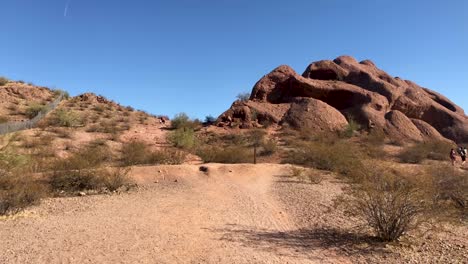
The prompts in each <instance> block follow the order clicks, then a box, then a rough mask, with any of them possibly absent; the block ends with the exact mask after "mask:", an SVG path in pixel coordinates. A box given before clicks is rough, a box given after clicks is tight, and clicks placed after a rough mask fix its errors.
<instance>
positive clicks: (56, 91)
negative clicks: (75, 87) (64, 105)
mask: <svg viewBox="0 0 468 264" xmlns="http://www.w3.org/2000/svg"><path fill="white" fill-rule="evenodd" d="M62 94H63V98H64V99H68V98H70V94H69V93H68V92H67V91H64V90H61V89H54V98H58V97H59V96H60V95H62Z"/></svg>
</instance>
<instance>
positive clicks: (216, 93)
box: [0, 0, 468, 118]
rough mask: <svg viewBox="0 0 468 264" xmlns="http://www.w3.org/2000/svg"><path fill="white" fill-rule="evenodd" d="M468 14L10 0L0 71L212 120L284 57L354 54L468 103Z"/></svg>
mask: <svg viewBox="0 0 468 264" xmlns="http://www.w3.org/2000/svg"><path fill="white" fill-rule="evenodd" d="M67 3H68V8H66V6H67ZM66 9H67V10H66ZM467 13H468V1H465V0H450V1H433V0H426V1H416V0H415V1H407V0H406V1H403V0H401V1H400V0H392V1H390V0H378V1H376V0H368V1H364V0H355V1H349V0H304V1H294V0H291V1H276V0H270V1H263V0H262V1H260V0H258V1H257V0H255V1H254V0H171V1H169V0H166V1H157V0H154V1H149V0H147V1H143V0H133V1H129V0H128V1H124V0H99V1H97V0H70V1H69V0H40V1H39V0H1V1H0V34H1V35H0V75H4V76H7V77H9V78H11V79H17V80H25V81H31V82H34V83H36V84H39V85H44V86H49V87H56V88H62V89H65V90H68V91H69V92H70V93H71V94H72V95H77V94H79V93H83V92H87V91H90V92H95V93H97V94H102V95H105V96H107V97H108V98H110V99H113V100H115V101H117V102H120V103H122V104H124V105H132V106H134V107H135V108H138V109H143V110H146V111H148V112H151V113H154V114H167V115H169V116H173V115H174V114H176V113H179V112H186V113H188V114H189V115H190V116H192V117H199V118H204V117H205V116H206V115H213V116H217V115H219V114H221V113H222V112H223V111H224V110H226V109H227V108H228V107H229V106H230V105H231V103H232V102H233V101H234V99H235V97H236V95H237V94H238V93H241V92H247V91H248V92H250V91H251V88H252V87H253V85H254V84H255V82H256V81H257V80H258V79H259V78H261V77H262V76H263V75H264V74H266V73H268V72H270V71H271V70H272V69H273V68H275V67H276V66H278V65H281V64H288V65H290V66H292V67H293V68H294V69H295V70H296V71H297V72H299V73H302V72H303V70H304V69H305V68H306V66H307V65H308V64H309V63H310V62H312V61H316V60H321V59H333V58H335V57H337V56H339V55H344V54H346V55H351V56H354V57H356V58H357V59H358V60H362V59H371V60H372V61H374V62H375V63H376V64H377V65H378V66H379V67H380V68H382V69H383V70H385V71H387V72H388V73H389V74H391V75H394V76H400V77H402V78H405V79H410V80H413V81H415V82H417V83H418V84H420V85H423V86H425V87H428V88H431V89H433V90H436V91H438V92H441V93H443V94H444V95H446V96H448V97H449V98H450V99H452V100H454V101H455V102H456V103H457V104H459V105H460V106H462V107H463V108H464V109H468V96H467V95H466V94H467V93H466V92H462V91H466V89H467V88H468V64H467V61H468V15H466V14H467ZM463 89H464V90H463Z"/></svg>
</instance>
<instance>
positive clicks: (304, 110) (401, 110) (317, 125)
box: [217, 56, 468, 142]
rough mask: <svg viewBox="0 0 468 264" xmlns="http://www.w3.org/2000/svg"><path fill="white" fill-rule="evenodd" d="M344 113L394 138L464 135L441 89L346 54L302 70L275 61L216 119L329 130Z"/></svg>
mask: <svg viewBox="0 0 468 264" xmlns="http://www.w3.org/2000/svg"><path fill="white" fill-rule="evenodd" d="M350 119H353V120H355V121H356V122H358V123H359V124H360V125H361V127H362V128H364V129H374V128H379V129H382V130H383V131H385V133H386V134H387V135H388V136H389V137H391V138H395V139H399V140H410V141H424V140H434V139H441V138H444V137H445V138H448V139H451V140H454V141H459V142H462V141H463V142H467V141H468V118H467V117H466V116H465V113H464V111H463V109H461V108H460V107H458V106H457V105H455V104H454V103H453V102H451V101H450V100H449V99H447V98H446V97H444V96H443V95H441V94H438V93H436V92H434V91H431V90H429V89H426V88H423V87H420V86H419V85H417V84H415V83H413V82H411V81H407V80H402V79H400V78H398V77H392V76H390V75H388V74H387V73H385V72H384V71H382V70H380V69H379V68H377V67H376V66H375V65H374V63H372V62H371V61H369V60H365V61H361V62H358V61H356V60H355V59H354V58H352V57H349V56H341V57H338V58H336V59H335V60H333V61H330V60H323V61H318V62H314V63H312V64H310V65H309V66H308V67H307V69H306V70H305V71H304V73H303V74H302V75H299V74H297V73H296V72H295V71H294V70H293V69H292V68H290V67H289V66H286V65H283V66H279V67H278V68H276V69H274V70H273V71H272V72H270V73H269V74H267V75H266V76H264V77H263V78H261V79H260V80H259V81H258V82H257V83H256V84H255V86H254V88H253V90H252V94H251V96H250V99H249V100H248V101H246V102H241V101H236V102H234V104H233V105H232V106H231V108H230V109H229V110H227V111H226V112H225V113H223V114H222V115H221V116H220V117H219V118H218V121H217V123H218V125H219V126H236V125H240V126H241V127H244V128H250V127H253V126H259V124H261V123H263V122H273V123H277V124H279V125H282V124H285V123H287V124H289V125H291V126H293V127H296V128H307V129H312V130H317V131H334V130H340V129H342V128H344V127H345V126H346V125H347V123H348V121H349V120H350Z"/></svg>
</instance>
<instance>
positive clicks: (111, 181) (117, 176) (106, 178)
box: [99, 167, 130, 192]
mask: <svg viewBox="0 0 468 264" xmlns="http://www.w3.org/2000/svg"><path fill="white" fill-rule="evenodd" d="M129 172H130V169H129V168H121V167H118V168H110V169H107V170H101V171H100V175H99V177H100V180H101V181H102V184H103V186H104V187H105V188H106V189H107V190H109V191H111V192H114V191H117V190H118V189H119V188H121V187H122V186H125V185H128V183H129V182H130V179H129V176H128V173H129Z"/></svg>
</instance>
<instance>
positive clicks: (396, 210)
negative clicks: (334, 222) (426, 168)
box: [350, 167, 427, 242]
mask: <svg viewBox="0 0 468 264" xmlns="http://www.w3.org/2000/svg"><path fill="white" fill-rule="evenodd" d="M366 173H367V177H366V178H365V180H363V181H362V182H361V183H360V184H359V187H357V188H356V189H355V190H354V192H353V194H354V195H353V197H354V200H353V202H352V203H353V206H352V207H350V208H351V209H352V210H354V213H356V214H357V216H359V217H361V218H363V219H364V220H365V221H366V222H367V224H368V225H369V227H371V228H372V229H373V231H374V232H375V234H376V236H377V237H378V238H380V239H381V240H383V241H387V242H388V241H395V240H398V239H399V238H400V237H401V236H402V235H404V234H405V233H406V232H408V231H409V230H412V229H415V228H417V227H418V224H419V223H420V220H422V216H423V213H424V211H425V210H426V208H427V201H426V200H425V199H424V193H423V192H422V191H421V190H420V189H419V188H418V186H417V185H416V184H414V183H412V182H410V181H408V180H407V179H405V178H404V177H402V176H398V175H395V174H391V173H389V172H388V170H387V169H384V168H375V167H374V168H367V169H366Z"/></svg>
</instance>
